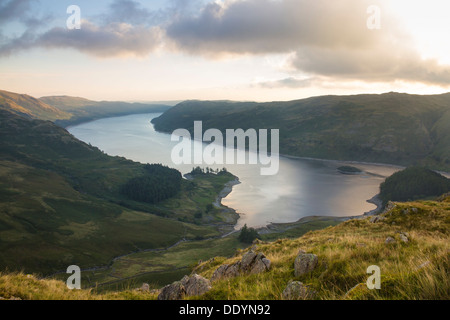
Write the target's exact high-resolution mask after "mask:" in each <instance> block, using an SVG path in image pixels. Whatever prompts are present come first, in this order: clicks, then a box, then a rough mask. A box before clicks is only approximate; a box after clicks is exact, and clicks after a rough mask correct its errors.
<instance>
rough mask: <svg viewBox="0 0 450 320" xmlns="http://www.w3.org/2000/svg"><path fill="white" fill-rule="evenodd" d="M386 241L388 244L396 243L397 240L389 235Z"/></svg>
mask: <svg viewBox="0 0 450 320" xmlns="http://www.w3.org/2000/svg"><path fill="white" fill-rule="evenodd" d="M384 242H385V243H386V244H389V243H394V242H395V239H394V238H392V237H387V238H386V240H385V241H384Z"/></svg>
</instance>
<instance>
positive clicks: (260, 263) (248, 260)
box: [211, 250, 271, 281]
mask: <svg viewBox="0 0 450 320" xmlns="http://www.w3.org/2000/svg"><path fill="white" fill-rule="evenodd" d="M270 265H271V262H270V260H269V259H267V258H266V256H265V255H264V254H263V253H258V254H256V253H255V252H253V251H252V250H250V251H249V252H247V253H245V254H244V255H243V256H242V259H241V261H238V262H236V263H233V264H232V265H228V264H224V265H221V266H219V267H218V268H217V269H216V270H215V271H214V273H213V275H212V277H211V281H217V280H220V279H223V278H230V277H237V276H239V275H241V274H243V273H250V274H256V273H261V272H265V271H267V270H269V269H270Z"/></svg>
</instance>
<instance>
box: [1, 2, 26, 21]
mask: <svg viewBox="0 0 450 320" xmlns="http://www.w3.org/2000/svg"><path fill="white" fill-rule="evenodd" d="M29 7H30V0H0V24H1V23H6V22H9V21H11V20H14V19H17V18H18V17H24V16H25V15H27V11H28V9H29Z"/></svg>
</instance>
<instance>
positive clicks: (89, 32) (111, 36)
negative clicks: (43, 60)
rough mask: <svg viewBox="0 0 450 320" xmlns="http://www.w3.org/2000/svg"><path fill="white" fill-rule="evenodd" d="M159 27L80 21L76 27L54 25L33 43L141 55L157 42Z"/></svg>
mask: <svg viewBox="0 0 450 320" xmlns="http://www.w3.org/2000/svg"><path fill="white" fill-rule="evenodd" d="M160 41H161V40H160V30H159V29H158V28H146V27H141V26H131V25H129V24H123V23H111V24H109V25H107V26H104V27H97V26H95V25H94V24H92V23H89V22H87V21H84V22H83V24H82V27H81V29H80V30H68V29H65V28H54V29H51V30H49V31H48V32H46V33H44V34H43V35H41V36H40V37H39V38H37V39H36V41H35V45H36V46H40V47H46V48H72V49H75V50H79V51H81V52H84V53H87V54H90V55H94V56H98V57H113V56H123V55H134V56H145V55H147V54H148V53H150V52H151V51H153V50H154V49H155V48H156V47H157V46H159V44H160Z"/></svg>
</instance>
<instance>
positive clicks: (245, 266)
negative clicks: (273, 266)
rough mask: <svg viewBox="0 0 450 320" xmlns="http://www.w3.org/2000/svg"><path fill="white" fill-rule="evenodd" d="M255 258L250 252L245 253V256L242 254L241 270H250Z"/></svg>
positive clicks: (254, 254)
mask: <svg viewBox="0 0 450 320" xmlns="http://www.w3.org/2000/svg"><path fill="white" fill-rule="evenodd" d="M256 256H257V255H256V253H254V252H253V251H251V250H250V251H249V252H247V253H246V254H244V255H243V256H242V259H241V268H242V270H244V271H249V270H250V269H251V266H252V264H253V262H254V261H255V259H256Z"/></svg>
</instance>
